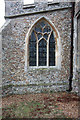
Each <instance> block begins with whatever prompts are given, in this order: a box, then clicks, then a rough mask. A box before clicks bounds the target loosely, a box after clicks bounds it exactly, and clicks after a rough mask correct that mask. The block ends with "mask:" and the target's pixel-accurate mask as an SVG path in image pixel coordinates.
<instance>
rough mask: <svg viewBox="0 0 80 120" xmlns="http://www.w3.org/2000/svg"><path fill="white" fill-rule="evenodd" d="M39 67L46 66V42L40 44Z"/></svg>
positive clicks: (42, 41)
mask: <svg viewBox="0 0 80 120" xmlns="http://www.w3.org/2000/svg"><path fill="white" fill-rule="evenodd" d="M38 52H39V53H38V54H39V66H46V59H47V45H46V41H45V40H43V39H42V40H41V41H40V42H39V51H38Z"/></svg>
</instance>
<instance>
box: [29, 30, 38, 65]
mask: <svg viewBox="0 0 80 120" xmlns="http://www.w3.org/2000/svg"><path fill="white" fill-rule="evenodd" d="M29 66H36V38H35V33H34V31H33V32H32V34H31V36H30V38H29Z"/></svg>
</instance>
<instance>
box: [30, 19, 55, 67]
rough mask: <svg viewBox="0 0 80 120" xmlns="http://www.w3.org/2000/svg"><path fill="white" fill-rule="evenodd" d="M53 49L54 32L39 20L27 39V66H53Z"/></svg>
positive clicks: (44, 22)
mask: <svg viewBox="0 0 80 120" xmlns="http://www.w3.org/2000/svg"><path fill="white" fill-rule="evenodd" d="M55 48H56V47H55V38H54V30H53V29H52V27H51V25H50V24H49V23H48V22H47V21H46V20H44V19H41V20H40V21H39V22H38V23H37V24H36V25H35V26H34V27H33V29H32V32H31V34H30V37H29V66H55V60H56V57H55Z"/></svg>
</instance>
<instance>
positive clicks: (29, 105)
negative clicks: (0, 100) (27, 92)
mask: <svg viewBox="0 0 80 120" xmlns="http://www.w3.org/2000/svg"><path fill="white" fill-rule="evenodd" d="M52 106H53V107H54V110H53V111H52V114H55V115H56V116H57V114H60V115H62V111H61V110H58V109H57V108H58V106H57V105H52ZM50 113H51V109H50V108H49V106H47V105H46V104H43V103H41V102H36V101H31V102H26V101H24V102H20V103H19V104H15V103H14V104H11V105H10V106H7V107H6V108H3V118H6V117H7V118H33V117H35V118H38V117H40V116H41V117H43V116H49V114H50ZM62 116H63V115H62ZM63 117H64V116H63Z"/></svg>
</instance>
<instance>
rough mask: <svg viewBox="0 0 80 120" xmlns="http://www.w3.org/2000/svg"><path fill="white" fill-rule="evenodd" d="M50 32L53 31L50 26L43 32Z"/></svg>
mask: <svg viewBox="0 0 80 120" xmlns="http://www.w3.org/2000/svg"><path fill="white" fill-rule="evenodd" d="M50 31H51V28H50V26H46V27H45V28H44V30H43V32H44V33H45V32H50Z"/></svg>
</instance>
